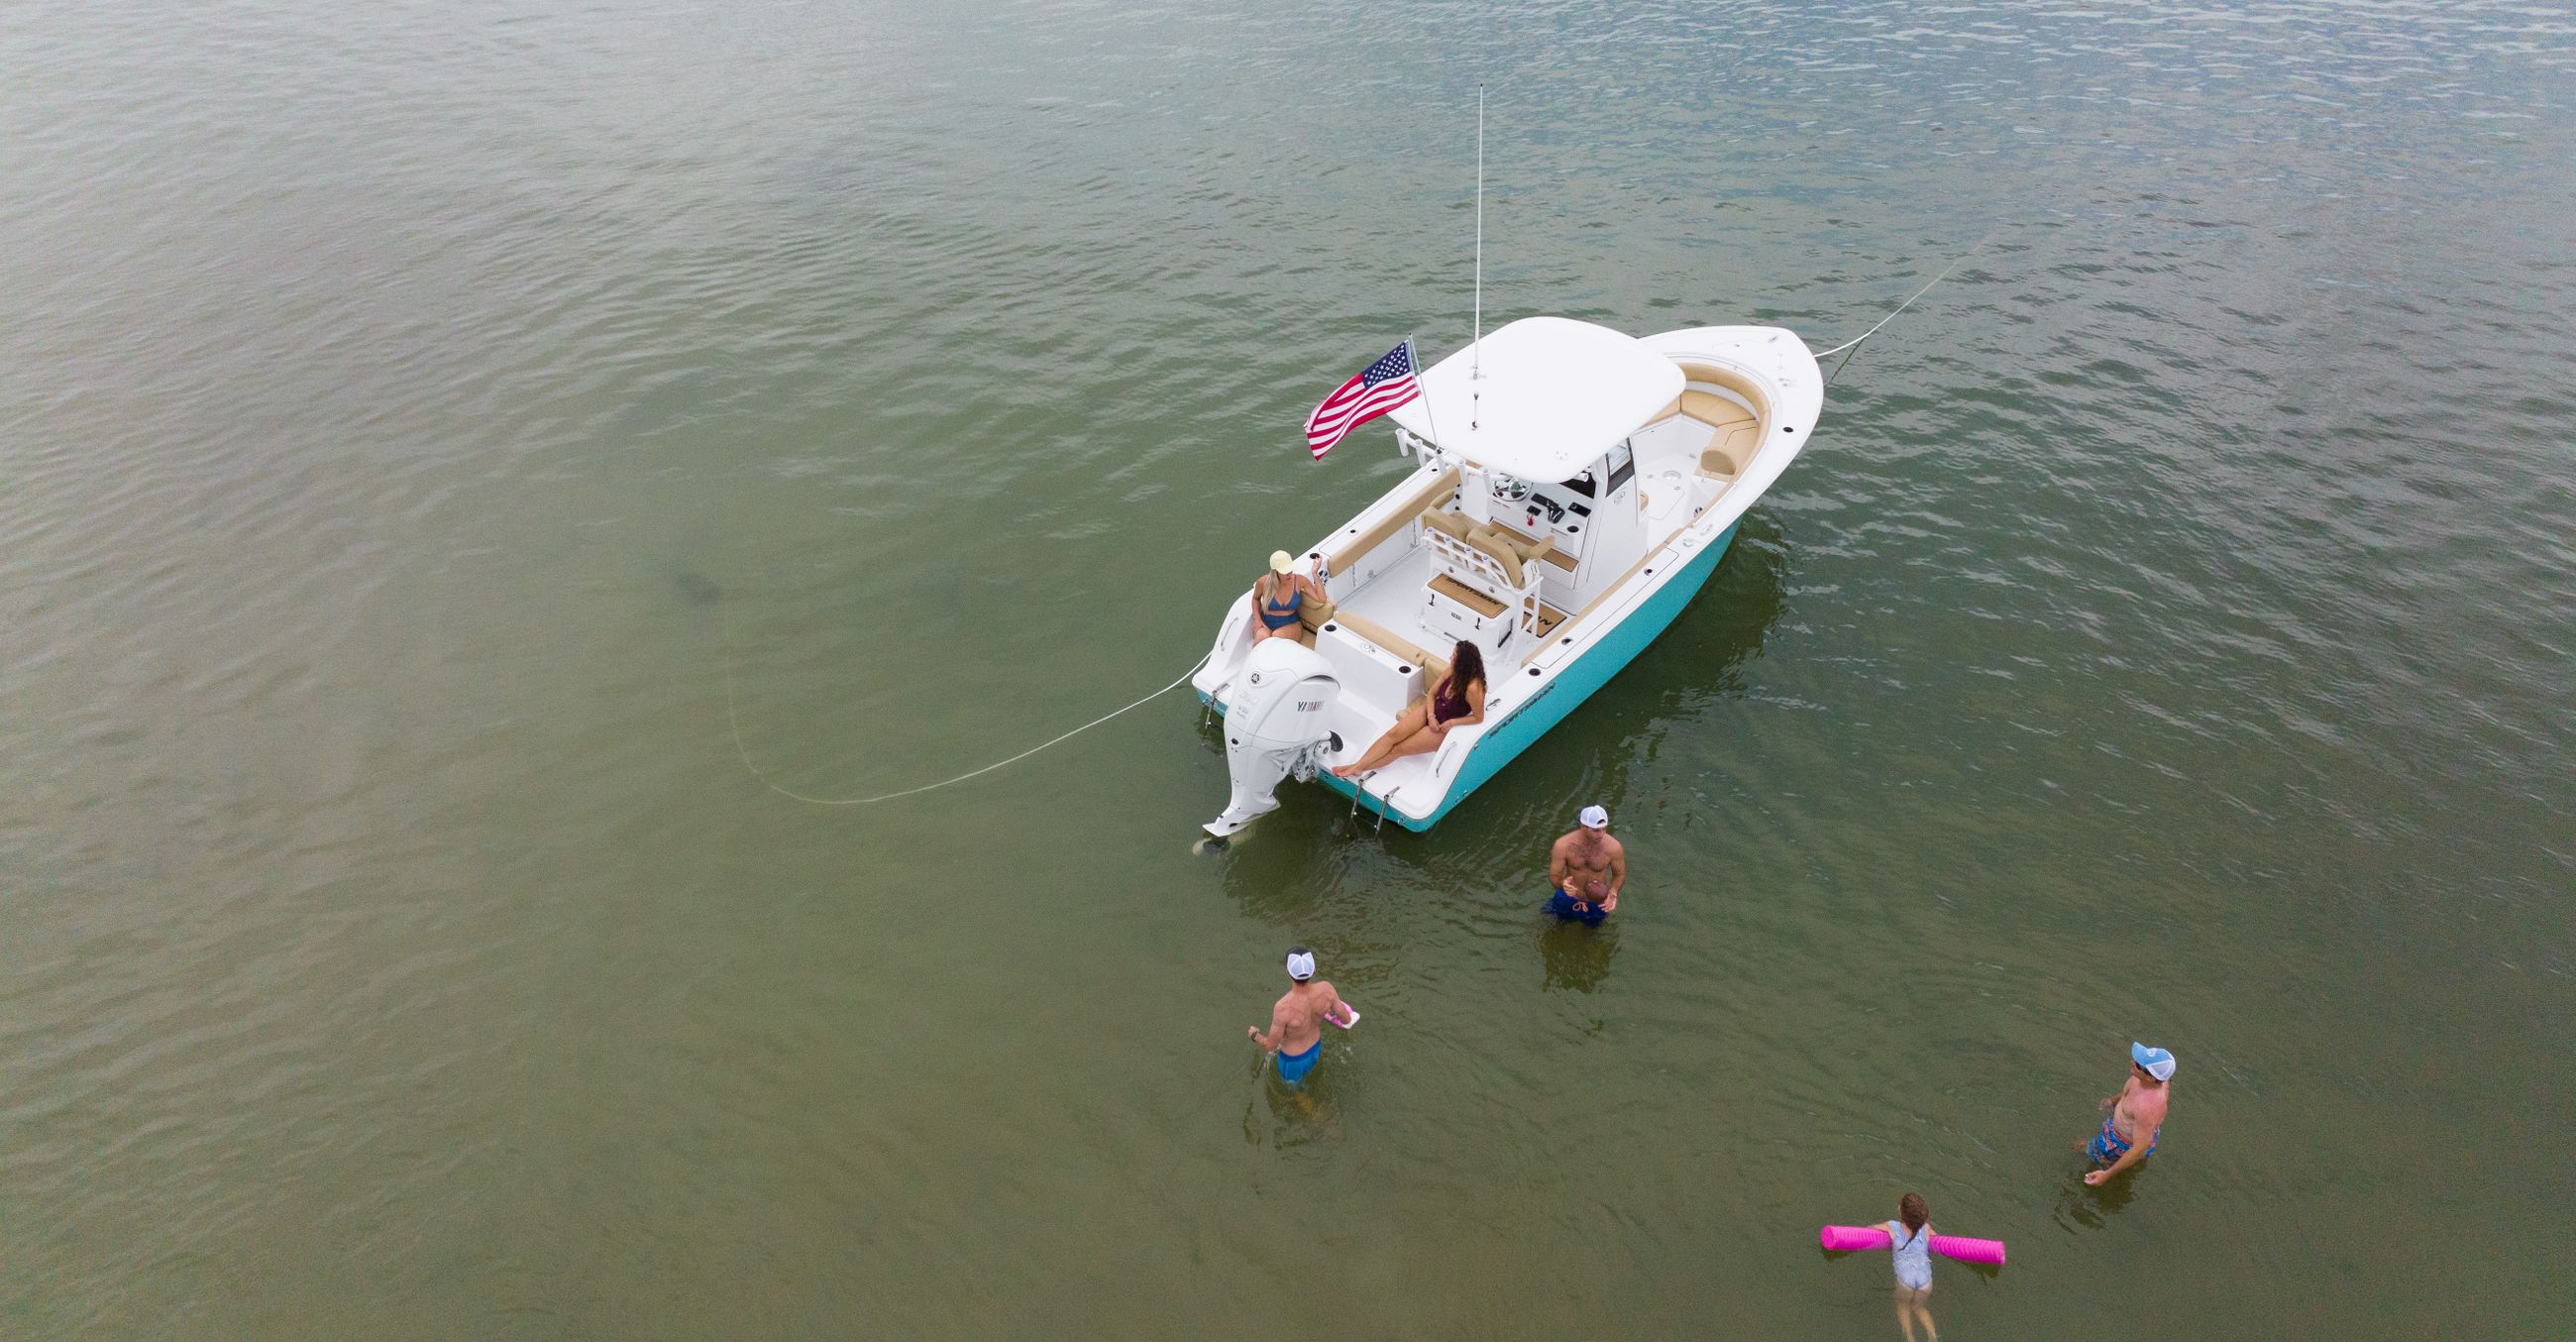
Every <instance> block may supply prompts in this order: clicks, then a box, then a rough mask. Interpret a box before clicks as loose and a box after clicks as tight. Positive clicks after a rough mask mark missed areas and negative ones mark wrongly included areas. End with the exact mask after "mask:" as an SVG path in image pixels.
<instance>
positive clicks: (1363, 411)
mask: <svg viewBox="0 0 2576 1342" xmlns="http://www.w3.org/2000/svg"><path fill="white" fill-rule="evenodd" d="M1421 394H1422V383H1421V382H1420V381H1419V380H1417V379H1416V378H1415V377H1414V374H1413V342H1412V341H1410V340H1407V341H1405V342H1404V343H1403V344H1401V345H1398V346H1396V347H1395V348H1394V349H1391V350H1388V351H1387V352H1386V357H1385V358H1383V359H1380V360H1378V361H1377V362H1376V363H1373V364H1370V365H1369V366H1368V367H1366V368H1364V369H1361V370H1360V375H1359V376H1358V377H1355V378H1352V379H1351V380H1350V381H1348V382H1345V383H1343V384H1342V385H1340V386H1338V387H1335V388H1333V394H1332V395H1330V396H1327V397H1325V398H1324V403H1323V404H1322V405H1319V406H1316V407H1315V413H1313V414H1311V415H1308V416H1307V417H1306V450H1307V451H1309V452H1312V453H1314V454H1315V460H1317V461H1322V460H1323V459H1324V454H1325V453H1327V452H1330V451H1332V450H1333V444H1335V443H1338V442H1340V441H1342V439H1343V437H1344V436H1345V435H1347V434H1349V433H1350V431H1351V430H1353V429H1356V428H1358V427H1359V426H1360V425H1362V424H1364V423H1366V422H1368V421H1369V420H1372V419H1375V418H1377V417H1378V416H1380V415H1383V414H1385V413H1386V412H1387V411H1389V410H1393V409H1394V408H1396V407H1397V406H1399V405H1402V404H1404V403H1405V402H1407V401H1410V400H1412V399H1413V398H1414V397H1416V396H1419V395H1421Z"/></svg>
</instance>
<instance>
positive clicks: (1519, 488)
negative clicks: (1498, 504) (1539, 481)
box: [1487, 471, 1530, 503]
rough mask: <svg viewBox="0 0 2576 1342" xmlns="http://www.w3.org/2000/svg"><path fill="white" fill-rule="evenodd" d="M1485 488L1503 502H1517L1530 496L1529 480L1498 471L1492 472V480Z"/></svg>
mask: <svg viewBox="0 0 2576 1342" xmlns="http://www.w3.org/2000/svg"><path fill="white" fill-rule="evenodd" d="M1487 488H1489V489H1491V490H1492V491H1493V495H1494V497H1495V498H1497V499H1499V500H1501V501H1502V502H1504V503H1518V502H1520V501H1521V500H1523V499H1525V498H1528V497H1529V496H1530V482H1529V481H1527V480H1524V479H1522V478H1520V477H1519V476H1517V475H1505V474H1503V473H1502V472H1500V471H1496V472H1494V478H1493V481H1492V482H1491V483H1490V484H1489V485H1488V486H1487Z"/></svg>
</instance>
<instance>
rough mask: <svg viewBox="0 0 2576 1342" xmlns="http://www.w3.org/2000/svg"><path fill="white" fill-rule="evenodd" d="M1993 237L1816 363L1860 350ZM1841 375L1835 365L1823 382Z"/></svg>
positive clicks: (1963, 254)
mask: <svg viewBox="0 0 2576 1342" xmlns="http://www.w3.org/2000/svg"><path fill="white" fill-rule="evenodd" d="M1993 237H1994V234H1993V233H1992V232H1991V231H1990V232H1988V233H1987V234H1986V236H1985V237H1982V238H1979V239H1977V245H1976V246H1975V247H1970V248H1969V249H1968V250H1966V251H1964V252H1961V253H1959V259H1958V260H1956V261H1953V262H1951V263H1950V264H1948V265H1946V266H1943V267H1941V273H1940V274H1938V275H1935V276H1933V277H1932V279H1931V281H1930V282H1929V283H1926V284H1925V285H1924V286H1923V287H1922V288H1920V289H1917V290H1915V291H1914V297H1913V298H1908V299H1906V300H1905V301H1904V302H1902V303H1899V304H1897V305H1896V311H1895V312H1891V313H1889V314H1887V315H1886V316H1884V317H1881V318H1879V319H1878V325H1877V326H1873V327H1871V328H1869V329H1868V330H1866V331H1863V332H1861V333H1860V334H1859V335H1858V336H1855V337H1853V338H1852V339H1850V340H1846V341H1844V342H1843V343H1841V344H1839V345H1836V346H1834V347H1833V348H1832V349H1829V350H1825V351H1822V352H1821V353H1819V354H1817V355H1816V362H1818V363H1823V362H1824V361H1825V360H1827V359H1830V358H1832V357H1834V356H1835V355H1837V354H1840V353H1842V352H1843V351H1844V350H1847V349H1849V350H1856V349H1858V348H1860V342H1861V341H1864V340H1867V339H1869V338H1870V337H1871V336H1874V335H1877V334H1878V333H1879V331H1880V329H1881V328H1883V327H1885V326H1886V325H1887V324H1888V323H1889V322H1892V321H1894V320H1896V318H1897V314H1898V313H1902V312H1903V311H1905V310H1906V309H1907V308H1910V307H1912V306H1914V299H1915V298H1921V297H1922V296H1923V295H1925V294H1928V293H1930V292H1932V286H1933V285H1935V284H1939V283H1940V282H1941V281H1943V280H1946V279H1948V278H1950V272H1951V271H1954V270H1957V269H1958V268H1959V267H1960V266H1961V265H1963V264H1965V263H1966V262H1967V259H1968V258H1969V257H1971V256H1974V255H1976V254H1977V250H1978V248H1981V247H1984V246H1985V245H1986V243H1987V241H1988V240H1990V239H1992V238H1993ZM1850 362H1851V360H1850V359H1848V358H1846V359H1844V360H1843V363H1845V364H1847V363H1850ZM1842 374H1843V370H1842V365H1841V364H1837V365H1835V366H1834V371H1833V373H1832V375H1831V376H1828V377H1827V378H1826V379H1825V381H1826V382H1827V383H1828V384H1830V383H1831V382H1832V381H1833V380H1834V378H1837V377H1841V376H1842Z"/></svg>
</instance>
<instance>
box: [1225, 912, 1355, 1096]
mask: <svg viewBox="0 0 2576 1342" xmlns="http://www.w3.org/2000/svg"><path fill="white" fill-rule="evenodd" d="M1288 978H1289V980H1290V984H1289V988H1288V991H1287V993H1286V994H1285V995H1283V996H1281V997H1280V999H1279V1001H1278V1003H1277V1005H1275V1006H1273V1007H1271V1008H1270V1033H1268V1034H1263V1033H1262V1032H1261V1027H1260V1026H1258V1025H1255V1026H1250V1027H1247V1028H1246V1029H1245V1031H1244V1033H1245V1034H1247V1035H1250V1036H1251V1037H1252V1042H1254V1043H1256V1044H1259V1045H1260V1046H1261V1047H1262V1048H1263V1049H1264V1050H1265V1051H1267V1052H1268V1053H1269V1054H1270V1055H1271V1057H1272V1058H1273V1059H1274V1060H1276V1061H1277V1062H1278V1064H1279V1079H1280V1080H1282V1081H1285V1082H1287V1083H1288V1084H1289V1085H1292V1086H1293V1085H1296V1084H1297V1083H1298V1082H1300V1081H1303V1080H1305V1079H1306V1073H1308V1072H1311V1071H1313V1070H1315V1061H1316V1059H1318V1058H1321V1057H1323V1056H1324V1022H1325V1021H1328V1020H1332V1021H1339V1020H1344V1019H1347V1018H1346V1017H1345V1016H1344V1014H1343V1013H1344V1012H1346V1011H1348V1010H1349V1009H1350V1008H1349V1007H1348V1006H1346V1005H1344V1003H1343V1002H1342V995H1341V994H1340V993H1337V992H1334V991H1333V985H1332V984H1330V983H1326V982H1325V981H1323V980H1322V979H1319V978H1316V977H1315V953H1314V952H1313V951H1310V950H1308V949H1306V948H1305V947H1303V946H1291V947H1289V948H1288Z"/></svg>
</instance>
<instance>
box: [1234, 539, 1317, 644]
mask: <svg viewBox="0 0 2576 1342" xmlns="http://www.w3.org/2000/svg"><path fill="white" fill-rule="evenodd" d="M1317 562H1318V563H1321V562H1322V561H1320V560H1318V561H1317ZM1308 597H1313V598H1314V599H1315V601H1316V603H1317V604H1319V605H1320V604H1322V602H1323V601H1324V600H1325V597H1324V589H1323V588H1322V587H1321V586H1319V585H1317V583H1316V582H1315V580H1314V579H1312V578H1309V577H1307V576H1306V575H1305V574H1303V573H1299V572H1298V571H1297V561H1296V560H1294V559H1292V558H1290V557H1289V555H1288V552H1287V551H1285V550H1273V551H1271V552H1270V571H1269V572H1268V573H1264V574H1262V575H1261V578H1260V580H1259V581H1257V582H1255V583H1253V584H1252V614H1253V616H1254V618H1256V619H1258V620H1259V621H1260V622H1261V627H1260V628H1258V629H1255V630H1253V631H1252V641H1253V642H1255V643H1258V642H1260V641H1261V640H1263V639H1265V638H1295V637H1297V636H1298V635H1300V634H1302V633H1304V632H1305V630H1304V628H1303V627H1302V626H1301V624H1300V622H1299V619H1298V617H1299V614H1300V612H1301V611H1302V610H1303V609H1304V607H1305V605H1306V598H1308Z"/></svg>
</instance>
